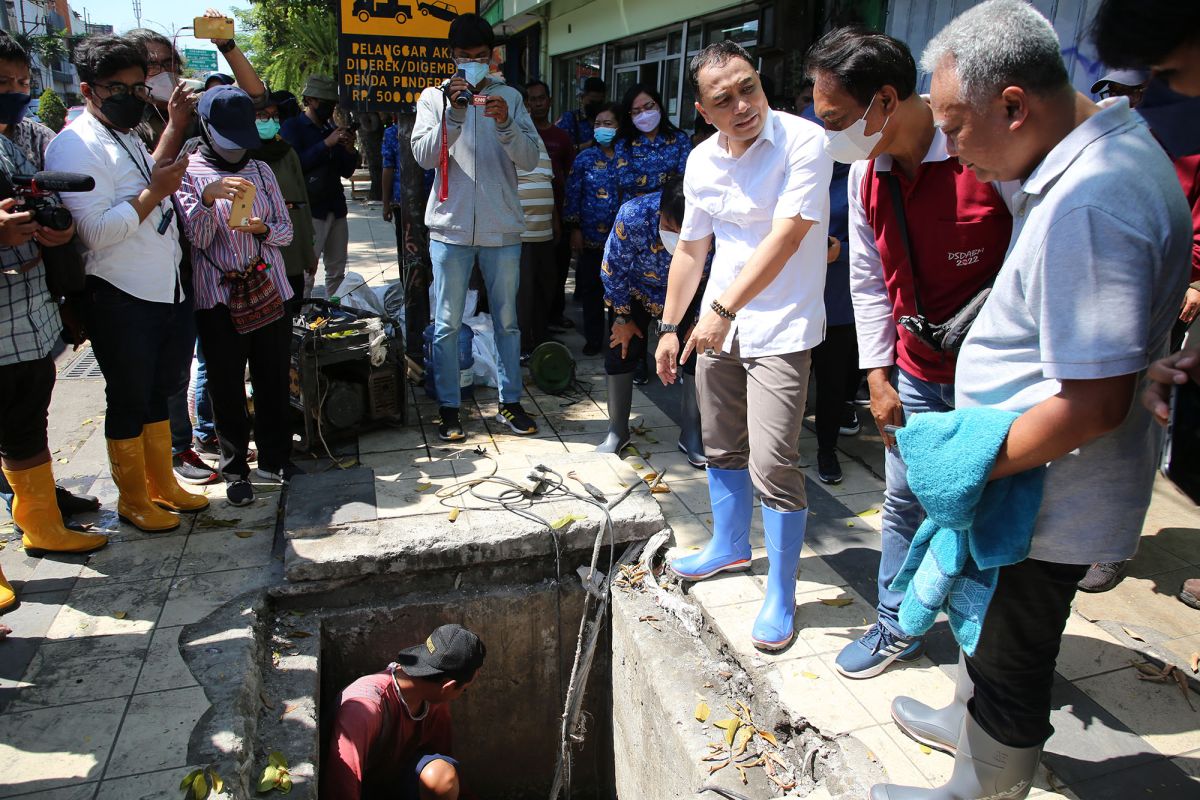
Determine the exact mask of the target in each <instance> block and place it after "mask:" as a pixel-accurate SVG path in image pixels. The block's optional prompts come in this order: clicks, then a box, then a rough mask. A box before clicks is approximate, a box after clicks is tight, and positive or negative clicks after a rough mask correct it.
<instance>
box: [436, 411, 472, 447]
mask: <svg viewBox="0 0 1200 800" xmlns="http://www.w3.org/2000/svg"><path fill="white" fill-rule="evenodd" d="M438 438H439V439H441V440H442V441H443V442H459V441H462V440H463V439H465V438H467V432H466V431H464V430H463V426H462V423H461V422H459V419H458V409H457V408H453V407H451V406H442V407H441V408H439V409H438Z"/></svg>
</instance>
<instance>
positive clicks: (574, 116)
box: [554, 108, 595, 147]
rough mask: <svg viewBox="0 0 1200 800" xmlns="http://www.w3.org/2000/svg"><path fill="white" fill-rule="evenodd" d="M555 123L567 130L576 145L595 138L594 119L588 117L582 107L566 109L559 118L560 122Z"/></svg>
mask: <svg viewBox="0 0 1200 800" xmlns="http://www.w3.org/2000/svg"><path fill="white" fill-rule="evenodd" d="M554 124H555V125H556V126H558V127H559V128H562V129H563V130H564V131H566V132H567V135H568V136H570V137H571V141H572V142H573V143H574V144H575V146H576V147H579V145H581V144H584V143H585V142H590V141H592V140H593V139H594V138H595V133H594V132H593V130H592V121H591V120H590V119H588V118H587V114H585V113H583V109H582V108H576V109H572V110H571V111H564V112H563V115H562V116H561V117H559V118H558V122H556V123H554Z"/></svg>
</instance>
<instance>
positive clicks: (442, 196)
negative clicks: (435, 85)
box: [438, 92, 450, 203]
mask: <svg viewBox="0 0 1200 800" xmlns="http://www.w3.org/2000/svg"><path fill="white" fill-rule="evenodd" d="M446 111H447V103H446V94H445V92H443V93H442V152H441V155H440V157H439V159H438V167H439V168H440V169H441V173H442V175H441V181H440V182H439V185H438V202H439V203H444V202H446V200H448V199H449V198H450V134H449V133H448V132H447V131H446Z"/></svg>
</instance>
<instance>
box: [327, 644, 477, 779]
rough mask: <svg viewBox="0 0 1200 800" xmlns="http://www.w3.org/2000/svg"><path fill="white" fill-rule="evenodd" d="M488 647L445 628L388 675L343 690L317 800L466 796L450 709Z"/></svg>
mask: <svg viewBox="0 0 1200 800" xmlns="http://www.w3.org/2000/svg"><path fill="white" fill-rule="evenodd" d="M486 655H487V648H485V647H484V646H483V641H482V640H480V638H479V637H478V636H476V635H475V634H474V633H472V632H471V631H469V630H467V629H466V628H464V627H462V626H461V625H442V626H441V627H439V628H437V629H436V630H435V631H434V632H433V633H431V634H430V635H429V637H428V638H427V639H426V640H425V641H424V642H423V643H421V644H419V645H417V646H415V647H410V648H407V649H405V650H401V651H400V654H399V656H398V657H397V659H396V661H394V662H392V663H391V664H388V666H387V669H385V670H383V671H382V672H376V673H374V674H372V675H365V676H363V677H361V678H359V679H358V680H356V681H354V683H352V684H350V685H349V686H347V687H346V688H345V690H343V691H342V695H341V697H340V698H339V700H338V710H337V717H336V719H335V720H334V726H333V735H332V737H331V741H330V745H329V758H328V759H327V761H326V764H325V767H324V769H323V772H324V774H323V775H322V776H321V777H322V782H321V789H322V791H321V796H322V797H326V798H337V800H382V799H383V798H387V800H457V798H458V797H460V796H462V797H470V796H471V795H470V793H469V792H467V791H465V790H463V789H462V788H461V785H460V781H459V777H458V761H456V760H455V759H454V758H453V757H452V756H451V755H450V753H451V750H452V746H451V722H450V703H451V702H453V701H455V700H457V699H458V698H460V697H462V696H463V694H464V693H465V692H466V691H467V688H468V687H469V686H470V685H471V682H472V681H474V680H475V675H476V673H478V671H479V669H480V668H481V667H482V666H483V660H484V657H485V656H486Z"/></svg>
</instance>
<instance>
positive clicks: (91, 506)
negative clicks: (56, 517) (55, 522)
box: [54, 484, 100, 517]
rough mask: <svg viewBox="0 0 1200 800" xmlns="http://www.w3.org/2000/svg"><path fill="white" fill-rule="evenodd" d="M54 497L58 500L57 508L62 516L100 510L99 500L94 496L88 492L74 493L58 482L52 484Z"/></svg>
mask: <svg viewBox="0 0 1200 800" xmlns="http://www.w3.org/2000/svg"><path fill="white" fill-rule="evenodd" d="M54 499H55V500H56V501H57V502H58V510H59V511H61V512H62V515H63V516H64V517H69V516H71V515H72V514H87V513H88V512H91V511H99V510H100V501H99V500H98V499H96V498H95V497H92V496H91V495H90V494H74V493H72V492H71V491H70V490H68V489H64V488H63V487H61V486H59V485H58V484H55V485H54Z"/></svg>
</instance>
